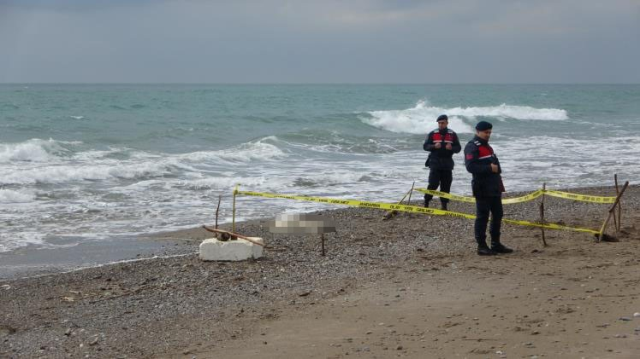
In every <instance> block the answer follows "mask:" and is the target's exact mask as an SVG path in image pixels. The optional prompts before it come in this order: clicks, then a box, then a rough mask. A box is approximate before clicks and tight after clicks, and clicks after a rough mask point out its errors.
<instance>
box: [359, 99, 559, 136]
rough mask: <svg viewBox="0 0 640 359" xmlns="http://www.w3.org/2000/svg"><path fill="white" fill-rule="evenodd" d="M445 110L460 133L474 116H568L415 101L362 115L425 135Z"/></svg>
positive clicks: (373, 121)
mask: <svg viewBox="0 0 640 359" xmlns="http://www.w3.org/2000/svg"><path fill="white" fill-rule="evenodd" d="M443 113H446V114H447V115H448V116H449V127H451V128H452V129H454V130H455V131H456V132H459V133H473V132H474V131H473V126H472V124H473V122H475V119H476V117H491V118H496V119H498V120H508V119H514V120H523V121H524V120H538V121H564V120H567V119H569V116H568V115H567V111H565V110H561V109H555V108H534V107H530V106H514V105H507V104H502V105H499V106H488V107H451V108H444V107H436V106H428V105H427V103H426V102H425V101H422V100H421V101H418V103H417V104H416V106H415V107H413V108H409V109H405V110H389V111H371V112H368V113H367V114H368V115H369V116H368V117H362V118H361V121H362V122H364V123H365V124H368V125H371V126H373V127H377V128H380V129H383V130H386V131H391V132H396V133H411V134H424V133H425V132H428V131H429V130H431V129H433V128H435V127H436V125H435V119H436V118H437V117H438V116H439V115H441V114H443Z"/></svg>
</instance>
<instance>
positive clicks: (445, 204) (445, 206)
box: [441, 202, 448, 211]
mask: <svg viewBox="0 0 640 359" xmlns="http://www.w3.org/2000/svg"><path fill="white" fill-rule="evenodd" d="M441 205H442V209H443V210H445V211H448V209H447V202H441Z"/></svg>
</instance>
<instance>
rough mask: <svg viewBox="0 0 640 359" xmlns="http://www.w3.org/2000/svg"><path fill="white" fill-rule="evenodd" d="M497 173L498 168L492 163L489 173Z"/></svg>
mask: <svg viewBox="0 0 640 359" xmlns="http://www.w3.org/2000/svg"><path fill="white" fill-rule="evenodd" d="M498 171H500V167H498V165H496V164H495V163H492V164H491V172H493V173H498Z"/></svg>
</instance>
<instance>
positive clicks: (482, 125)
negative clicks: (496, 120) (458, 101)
mask: <svg viewBox="0 0 640 359" xmlns="http://www.w3.org/2000/svg"><path fill="white" fill-rule="evenodd" d="M492 128H493V125H492V124H491V123H489V122H487V121H480V122H478V124H477V125H476V130H478V131H486V130H490V129H492Z"/></svg>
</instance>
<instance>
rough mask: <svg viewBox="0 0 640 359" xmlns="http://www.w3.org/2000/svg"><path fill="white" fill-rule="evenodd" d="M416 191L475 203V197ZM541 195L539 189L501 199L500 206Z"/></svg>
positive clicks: (424, 189) (428, 190)
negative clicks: (520, 195) (519, 195)
mask: <svg viewBox="0 0 640 359" xmlns="http://www.w3.org/2000/svg"><path fill="white" fill-rule="evenodd" d="M416 191H418V192H422V193H426V194H430V195H432V196H438V197H440V198H447V199H450V200H452V201H458V202H467V203H476V199H475V197H467V196H461V195H457V194H451V193H446V192H440V191H434V190H431V189H426V188H416ZM542 193H543V192H542V190H541V189H539V190H537V191H534V192H531V193H529V194H526V195H524V196H522V197H513V198H503V199H502V204H514V203H522V202H528V201H532V200H534V199H536V198H538V197H540V196H542Z"/></svg>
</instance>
